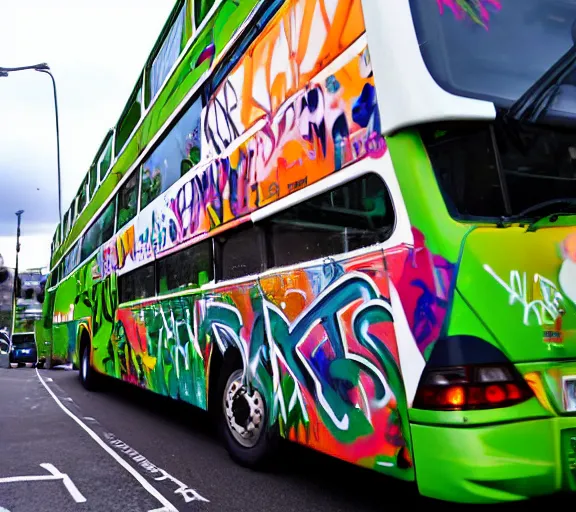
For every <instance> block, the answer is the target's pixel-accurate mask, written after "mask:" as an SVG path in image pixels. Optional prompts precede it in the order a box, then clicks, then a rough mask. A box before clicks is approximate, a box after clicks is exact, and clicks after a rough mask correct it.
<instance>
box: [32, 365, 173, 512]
mask: <svg viewBox="0 0 576 512" xmlns="http://www.w3.org/2000/svg"><path fill="white" fill-rule="evenodd" d="M36 375H37V376H38V379H40V382H41V383H42V385H43V386H44V387H45V388H46V391H48V393H49V394H50V396H51V397H52V398H53V399H54V401H55V402H56V404H57V405H58V407H60V409H62V410H63V411H64V413H65V414H66V415H68V416H69V417H70V418H72V419H73V420H74V421H75V422H76V423H77V424H78V425H79V426H80V428H82V430H84V431H85V432H86V433H87V434H88V435H89V436H90V437H91V438H92V439H93V440H94V441H95V442H96V443H97V444H99V445H100V447H101V448H102V449H103V450H104V451H105V452H106V453H108V455H110V457H112V458H113V459H114V460H115V461H116V462H117V463H118V464H120V466H122V467H123V468H124V469H125V470H126V471H128V473H130V474H131V475H132V476H133V477H134V478H135V479H136V481H137V482H138V483H139V484H140V485H141V486H142V487H143V488H144V489H145V490H146V491H147V492H148V493H149V494H150V495H152V496H153V497H154V498H156V499H157V500H158V501H159V502H160V503H161V504H162V506H163V507H164V510H165V511H166V512H178V509H177V508H176V507H175V506H174V505H172V503H170V502H169V501H168V500H167V499H166V498H165V497H164V496H163V495H162V494H160V493H159V492H158V491H157V490H156V488H155V487H154V486H153V485H152V484H150V482H148V481H147V480H146V479H145V478H144V477H143V476H142V475H140V473H138V471H136V470H135V469H134V468H133V467H132V466H130V464H128V463H127V462H126V461H125V460H124V459H122V458H121V457H120V456H119V455H118V454H117V453H116V452H115V451H114V450H112V448H110V447H109V446H108V445H107V444H106V443H105V442H104V441H103V440H102V439H101V438H100V437H99V436H98V434H96V432H94V431H93V430H92V429H91V428H90V427H89V426H88V425H86V424H85V423H84V422H83V421H82V420H81V419H80V418H78V417H77V416H75V415H74V414H73V413H72V412H70V411H69V410H68V408H67V407H66V406H65V405H64V404H63V403H62V402H61V401H60V400H59V399H58V397H57V396H56V395H55V394H54V392H53V391H52V390H51V389H50V387H49V386H48V385H47V384H46V382H45V381H44V379H43V378H42V376H41V375H40V372H39V371H38V369H36ZM46 380H47V381H48V380H49V381H52V379H46Z"/></svg>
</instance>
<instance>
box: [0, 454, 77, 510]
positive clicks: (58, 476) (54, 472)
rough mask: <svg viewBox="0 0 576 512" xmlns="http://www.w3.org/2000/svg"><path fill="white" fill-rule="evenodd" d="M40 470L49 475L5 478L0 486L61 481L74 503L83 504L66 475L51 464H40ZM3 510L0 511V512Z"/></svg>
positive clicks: (75, 488)
mask: <svg viewBox="0 0 576 512" xmlns="http://www.w3.org/2000/svg"><path fill="white" fill-rule="evenodd" d="M40 466H41V467H42V468H44V469H45V470H46V471H48V472H49V473H50V475H36V476H34V475H26V476H10V477H6V478H0V484H11V483H16V482H41V481H46V480H62V482H63V483H64V485H65V486H66V489H67V490H68V492H69V493H70V495H71V496H72V498H73V499H74V501H75V502H76V503H85V502H86V498H85V497H84V496H83V495H82V493H81V492H80V491H79V490H78V487H76V486H75V485H74V482H72V480H71V479H70V477H69V476H68V475H67V474H66V473H62V472H60V471H59V470H58V469H56V467H55V466H54V465H53V464H48V463H44V464H40ZM1 510H3V509H0V512H1Z"/></svg>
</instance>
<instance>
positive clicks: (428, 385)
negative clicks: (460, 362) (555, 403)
mask: <svg viewBox="0 0 576 512" xmlns="http://www.w3.org/2000/svg"><path fill="white" fill-rule="evenodd" d="M532 396H534V394H533V393H532V390H531V389H530V387H529V386H528V384H527V383H526V381H525V380H524V379H523V378H522V376H521V375H520V374H519V373H518V372H517V371H516V369H515V368H514V367H513V366H512V365H487V366H477V365H470V366H458V367H451V368H439V369H436V368H435V369H433V370H428V371H426V372H425V374H424V375H423V376H422V380H421V381H420V385H419V386H418V391H417V392H416V397H415V399H414V407H415V408H417V409H429V410H446V411H458V410H473V409H493V408H497V407H508V406H510V405H515V404H518V403H521V402H524V401H526V400H528V399H529V398H531V397H532Z"/></svg>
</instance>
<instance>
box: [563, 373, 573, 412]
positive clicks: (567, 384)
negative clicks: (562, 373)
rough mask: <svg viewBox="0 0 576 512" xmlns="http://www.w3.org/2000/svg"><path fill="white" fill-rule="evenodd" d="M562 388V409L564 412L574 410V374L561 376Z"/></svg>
mask: <svg viewBox="0 0 576 512" xmlns="http://www.w3.org/2000/svg"><path fill="white" fill-rule="evenodd" d="M562 388H563V393H562V394H563V395H564V410H565V411H566V412H575V411H576V375H570V376H566V377H562Z"/></svg>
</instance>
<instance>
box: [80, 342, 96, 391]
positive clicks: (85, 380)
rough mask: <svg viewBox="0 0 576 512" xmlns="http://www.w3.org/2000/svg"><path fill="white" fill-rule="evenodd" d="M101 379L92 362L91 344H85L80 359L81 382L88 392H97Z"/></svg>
mask: <svg viewBox="0 0 576 512" xmlns="http://www.w3.org/2000/svg"><path fill="white" fill-rule="evenodd" d="M99 377H100V376H99V375H98V373H97V372H96V370H94V368H93V367H92V363H91V362H90V344H89V343H84V344H83V345H82V356H81V359H80V382H81V383H82V386H84V388H85V389H87V390H88V391H97V390H98V388H99Z"/></svg>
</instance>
